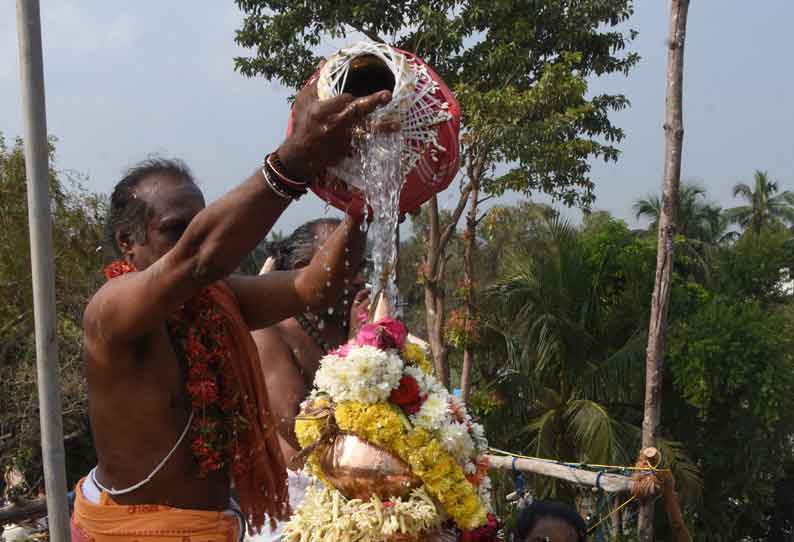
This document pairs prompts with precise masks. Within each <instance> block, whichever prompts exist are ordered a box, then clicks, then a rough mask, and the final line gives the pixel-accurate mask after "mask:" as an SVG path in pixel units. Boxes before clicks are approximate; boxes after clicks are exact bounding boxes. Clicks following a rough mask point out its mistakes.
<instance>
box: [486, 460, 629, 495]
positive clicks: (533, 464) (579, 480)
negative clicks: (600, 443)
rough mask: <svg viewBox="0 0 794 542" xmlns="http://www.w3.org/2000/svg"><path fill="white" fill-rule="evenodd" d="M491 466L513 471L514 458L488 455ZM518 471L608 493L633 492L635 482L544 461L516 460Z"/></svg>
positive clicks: (627, 478) (612, 475)
mask: <svg viewBox="0 0 794 542" xmlns="http://www.w3.org/2000/svg"><path fill="white" fill-rule="evenodd" d="M485 457H486V458H487V459H488V461H489V462H490V464H491V468H494V469H503V470H512V469H513V458H512V457H505V456H501V455H486V456H485ZM515 467H516V470H520V471H522V472H532V473H535V474H542V475H543V476H551V477H552V478H557V479H559V480H565V481H566V482H572V483H574V484H580V485H587V486H592V487H598V488H600V489H603V490H604V491H606V492H607V493H622V492H628V491H631V489H632V486H633V481H632V479H631V478H630V477H628V476H623V475H621V474H612V473H606V472H605V473H598V472H593V471H589V470H584V469H577V468H576V467H570V466H568V465H560V464H558V463H552V462H550V461H543V460H542V459H523V458H516V460H515Z"/></svg>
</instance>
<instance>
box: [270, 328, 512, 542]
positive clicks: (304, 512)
mask: <svg viewBox="0 0 794 542" xmlns="http://www.w3.org/2000/svg"><path fill="white" fill-rule="evenodd" d="M295 433H296V435H297V437H298V441H299V443H300V445H301V447H302V448H303V451H302V453H301V455H302V457H304V458H305V460H306V467H305V468H306V469H307V471H308V473H309V474H310V476H312V477H313V478H314V479H316V480H317V481H318V482H319V483H318V484H316V485H315V486H314V487H312V489H311V490H310V491H309V492H308V493H307V496H306V499H305V500H304V502H303V503H302V504H301V506H300V507H299V508H298V509H297V510H296V512H295V514H294V515H293V517H292V519H291V520H290V521H289V523H288V524H287V526H286V528H285V530H284V538H285V540H288V541H289V542H320V540H323V541H326V540H330V541H332V542H333V541H337V540H338V541H340V542H341V541H342V540H345V541H350V542H381V541H383V542H411V541H415V540H418V539H420V538H427V537H432V535H433V534H434V533H436V532H438V531H439V530H440V529H441V528H456V529H458V530H460V531H461V538H462V539H465V540H477V541H480V542H488V541H489V540H495V539H496V538H497V530H498V522H497V520H496V517H495V516H494V515H493V513H492V509H491V504H490V503H491V495H490V493H491V485H490V479H489V477H488V472H487V471H488V463H487V462H486V461H485V459H484V454H485V453H486V451H487V449H488V442H487V440H486V438H485V433H484V430H483V427H482V426H481V425H480V424H478V423H477V422H475V421H474V420H473V419H472V418H471V416H470V415H469V414H468V412H467V410H466V407H465V405H464V404H463V403H462V402H461V401H460V400H459V399H458V398H457V397H455V396H454V395H452V394H451V393H449V391H447V389H446V388H445V387H444V386H443V385H442V384H441V383H440V382H439V381H438V380H437V379H436V378H435V377H434V376H433V364H432V362H431V360H430V355H429V352H428V350H427V346H426V345H424V344H422V343H421V341H418V340H417V339H414V338H412V337H410V336H409V335H408V333H407V331H406V328H405V326H404V325H403V324H402V323H401V322H399V321H398V320H393V319H390V318H385V319H382V320H380V321H378V322H375V323H370V324H366V325H364V326H363V327H362V328H361V330H360V331H359V333H358V335H357V336H356V337H355V339H353V340H351V341H350V342H348V343H347V344H345V345H343V346H341V347H340V348H338V349H337V350H335V351H333V352H331V353H329V354H328V355H327V356H325V357H324V358H323V359H322V360H321V362H320V367H319V369H318V370H317V374H316V376H315V380H314V389H313V391H312V393H311V394H310V395H309V397H308V398H307V399H306V401H304V403H303V404H302V406H301V413H300V415H299V416H298V417H297V418H296V422H295Z"/></svg>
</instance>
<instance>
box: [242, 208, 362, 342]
mask: <svg viewBox="0 0 794 542" xmlns="http://www.w3.org/2000/svg"><path fill="white" fill-rule="evenodd" d="M364 240H365V236H364V233H363V232H361V229H360V227H359V223H358V221H357V220H356V219H354V218H352V217H349V216H348V217H346V218H345V220H343V221H342V223H341V224H340V225H339V226H338V227H337V228H336V230H334V233H333V234H331V236H330V237H329V238H328V239H327V240H326V241H325V243H324V244H323V246H322V247H321V248H320V250H318V251H317V253H316V254H315V255H314V257H313V258H312V260H311V262H310V263H309V265H307V266H306V267H303V268H302V269H299V270H297V271H272V272H270V273H266V274H264V275H261V276H256V277H251V276H240V275H235V276H232V277H229V280H228V284H229V286H230V287H231V288H232V290H234V293H235V296H236V297H237V300H238V302H239V303H240V310H241V311H242V314H243V318H245V321H246V323H247V324H248V327H249V329H252V330H255V329H262V328H264V327H267V326H271V325H273V324H275V323H276V322H280V321H281V320H284V319H286V318H289V317H291V316H295V315H296V314H298V313H301V312H304V311H306V310H307V308H308V310H316V309H326V308H328V307H330V306H332V305H333V304H334V303H336V302H337V301H338V300H339V297H340V296H341V294H342V291H343V290H344V288H345V284H344V281H345V277H347V276H348V275H349V270H351V269H358V267H359V266H360V264H361V263H360V262H361V252H363V250H362V246H363V244H364Z"/></svg>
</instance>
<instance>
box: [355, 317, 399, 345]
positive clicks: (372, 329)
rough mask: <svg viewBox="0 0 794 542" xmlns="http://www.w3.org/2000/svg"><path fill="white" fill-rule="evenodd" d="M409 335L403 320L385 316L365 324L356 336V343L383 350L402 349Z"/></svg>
mask: <svg viewBox="0 0 794 542" xmlns="http://www.w3.org/2000/svg"><path fill="white" fill-rule="evenodd" d="M407 336H408V330H407V329H405V326H404V325H403V323H402V322H399V321H397V320H393V319H391V318H384V319H383V320H381V321H379V322H375V323H374V324H367V325H365V326H363V327H362V328H361V330H360V331H359V332H358V335H357V336H356V344H357V345H359V346H364V345H369V346H374V347H376V348H380V349H381V350H383V349H386V348H396V349H397V350H402V347H403V344H404V343H405V338H406V337H407Z"/></svg>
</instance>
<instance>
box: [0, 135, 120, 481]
mask: <svg viewBox="0 0 794 542" xmlns="http://www.w3.org/2000/svg"><path fill="white" fill-rule="evenodd" d="M54 151H55V149H54V141H51V147H50V163H51V164H52V161H53V159H54ZM26 187H27V184H26V179H25V160H24V155H23V152H22V141H21V140H15V141H14V142H13V143H12V144H11V145H8V143H7V142H6V140H5V139H4V138H3V136H2V134H0V299H2V300H3V302H2V303H0V471H3V472H5V469H7V468H12V467H13V468H15V469H17V470H18V471H19V472H20V473H21V474H22V475H23V476H24V478H25V480H26V482H27V483H26V487H22V488H19V490H20V491H22V492H25V491H33V492H35V491H36V490H37V489H38V486H39V485H40V484H41V483H42V465H41V453H40V437H39V418H38V399H37V397H38V394H37V389H36V357H35V356H36V352H35V341H34V327H33V294H32V285H31V280H30V276H31V275H30V273H31V271H30V242H29V234H28V215H27V196H26ZM49 188H50V197H51V200H52V219H53V250H54V259H55V292H56V303H57V306H56V310H57V317H58V319H57V328H56V329H57V333H58V347H59V361H60V368H61V395H62V404H63V405H64V409H63V417H64V418H63V423H64V433H65V435H66V452H67V471H68V474H69V483H70V484H71V483H75V482H76V481H77V477H79V476H82V475H84V474H85V473H86V472H87V470H88V468H90V466H91V463H92V462H93V461H94V454H93V449H92V446H91V439H90V436H89V431H88V420H87V415H86V390H85V384H84V382H85V379H84V377H83V370H82V366H83V364H82V359H81V356H80V345H81V326H82V318H83V309H84V307H85V304H86V302H87V301H88V298H89V296H90V295H91V294H92V293H93V292H94V291H95V290H96V288H97V285H98V284H99V281H100V280H101V276H102V275H101V271H102V262H103V257H102V256H103V255H102V253H101V251H100V250H99V247H100V245H101V244H102V233H103V227H102V219H103V218H104V216H103V215H104V209H105V204H104V200H103V199H101V198H99V197H97V196H95V195H93V194H90V193H87V192H85V191H84V190H83V189H82V188H81V187H80V185H79V184H78V183H76V181H74V180H72V179H70V178H69V177H68V176H65V175H64V174H63V173H61V172H58V171H57V170H55V169H54V167H52V165H51V167H50V185H49Z"/></svg>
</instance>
